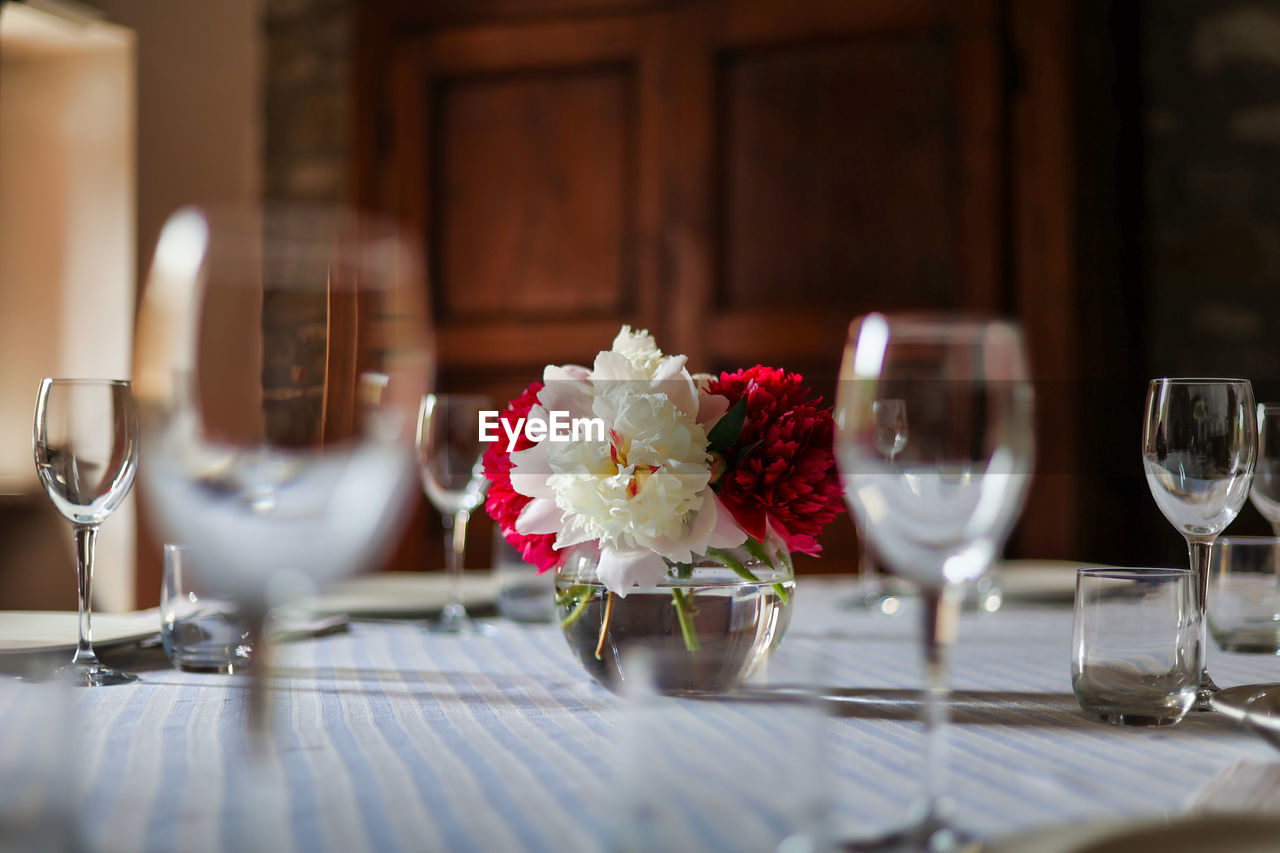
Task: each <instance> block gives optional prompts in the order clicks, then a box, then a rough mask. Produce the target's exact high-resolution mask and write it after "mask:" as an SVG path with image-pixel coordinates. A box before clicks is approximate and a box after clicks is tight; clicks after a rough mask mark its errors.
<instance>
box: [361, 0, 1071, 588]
mask: <svg viewBox="0 0 1280 853" xmlns="http://www.w3.org/2000/svg"><path fill="white" fill-rule="evenodd" d="M1002 8H1003V4H1001V3H998V2H995V0H954V2H953V0H933V2H929V0H858V2H852V0H805V2H792V0H751V2H679V3H677V2H669V3H628V2H617V0H615V1H614V2H609V1H608V0H602V2H595V3H586V2H581V0H577V2H575V0H544V1H543V2H535V1H534V0H486V2H481V3H478V4H449V3H443V2H436V3H425V4H424V3H420V2H418V3H409V2H396V0H381V2H373V3H369V4H367V5H366V4H361V9H362V17H361V23H360V29H359V31H360V33H361V37H360V39H359V47H360V53H359V56H358V63H357V64H358V78H357V95H358V99H357V107H358V109H357V117H358V120H357V129H356V137H357V138H356V150H357V157H356V163H355V166H356V185H357V186H358V188H359V196H360V198H359V200H360V201H361V202H363V203H365V204H371V205H375V206H382V207H388V208H391V209H393V210H396V211H398V212H400V213H401V214H402V215H404V216H405V217H406V218H407V219H408V220H409V221H410V222H411V223H412V227H413V228H414V229H415V230H416V231H417V233H418V234H419V235H420V236H421V237H422V239H423V240H424V242H425V244H426V245H427V247H428V252H429V256H430V263H429V266H430V274H431V283H432V297H433V308H434V312H435V322H436V324H437V328H438V332H439V340H438V344H439V348H440V364H441V376H440V384H441V385H442V386H443V387H444V388H460V387H468V388H482V389H485V390H488V391H490V392H492V393H493V394H494V395H495V396H497V397H502V398H508V397H510V396H512V395H514V394H515V393H517V392H518V391H519V390H520V389H521V388H522V387H523V386H524V385H525V384H527V383H528V382H529V381H530V380H532V379H534V378H537V377H538V376H539V372H540V368H541V366H542V365H544V364H546V363H548V362H578V363H583V362H586V363H589V362H590V360H591V359H592V357H593V356H594V354H595V352H596V351H597V350H599V349H602V348H604V347H607V346H608V344H609V342H610V341H611V340H612V338H613V335H614V334H615V333H616V331H617V328H618V325H619V324H620V323H621V322H628V323H631V324H632V325H636V326H645V327H648V328H649V329H651V330H652V331H653V332H654V333H655V335H656V336H657V338H658V341H659V344H660V345H661V346H663V348H664V349H665V350H667V351H668V352H683V353H687V354H688V355H689V356H690V364H691V366H692V367H693V368H694V369H702V370H720V369H726V368H733V367H739V366H749V365H750V364H754V363H755V362H757V361H760V362H764V363H768V364H774V365H776V366H780V367H785V368H787V369H791V370H798V371H802V372H804V373H805V374H806V376H808V377H810V378H811V379H812V380H813V381H814V382H815V384H817V385H818V387H819V388H820V389H821V391H822V392H823V394H824V395H825V396H827V397H828V399H830V395H832V394H833V392H834V378H835V373H836V371H837V370H838V366H839V356H840V351H841V348H842V345H843V343H844V337H845V332H846V329H847V326H848V323H849V320H850V319H851V318H852V317H854V316H855V315H857V314H859V313H861V312H864V311H867V310H872V309H875V310H904V309H922V310H924V309H957V310H968V311H981V312H996V313H1015V314H1016V313H1019V312H1020V309H1021V306H1020V305H1019V298H1018V285H1017V283H1016V281H1015V279H1014V277H1013V272H1012V264H1011V261H1010V258H1011V257H1012V256H1013V255H1014V254H1015V252H1016V246H1015V244H1014V243H1013V240H1014V239H1016V235H1015V233H1014V231H1013V229H1012V228H1011V227H1010V220H1009V210H1007V209H1006V204H1005V202H1006V199H1007V198H1008V197H1009V192H1010V183H1009V177H1010V174H1011V172H1012V171H1013V169H1014V166H1015V161H1014V159H1013V158H1012V157H1011V154H1010V151H1009V146H1008V141H1009V134H1010V129H1011V127H1012V120H1013V119H1012V113H1011V108H1010V101H1009V99H1008V98H1007V97H1006V95H1007V93H1006V76H1007V75H1006V72H1007V70H1008V69H1007V68H1006V60H1005V57H1006V55H1007V49H1006V39H1007V36H1008V27H1009V22H1008V21H1007V20H1006V19H1005V18H1004V17H1002V14H1001V9H1002ZM1055 358H1057V356H1055ZM832 541H833V543H834V547H832V548H831V549H830V550H831V551H832V557H833V558H834V559H831V560H829V561H827V567H828V568H832V569H848V568H850V565H851V560H852V558H853V550H852V547H851V546H852V532H851V529H850V526H849V525H848V524H847V522H844V523H843V530H842V531H838V532H837V533H836V535H835V536H834V537H833V539H832ZM1047 550H1048V552H1050V553H1052V552H1054V547H1053V545H1052V543H1050V544H1049V546H1048V549H1047ZM1040 551H1041V552H1044V551H1045V549H1044V548H1041V549H1040Z"/></svg>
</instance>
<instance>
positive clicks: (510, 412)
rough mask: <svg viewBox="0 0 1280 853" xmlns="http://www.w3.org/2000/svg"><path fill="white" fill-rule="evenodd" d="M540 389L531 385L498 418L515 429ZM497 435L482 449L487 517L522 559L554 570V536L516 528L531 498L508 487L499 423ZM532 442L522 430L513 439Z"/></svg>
mask: <svg viewBox="0 0 1280 853" xmlns="http://www.w3.org/2000/svg"><path fill="white" fill-rule="evenodd" d="M541 390H542V383H541V382H534V383H533V384H531V385H530V386H529V387H528V388H526V389H525V390H524V392H523V393H522V394H521V395H520V396H519V397H516V398H515V399H514V400H512V401H511V402H510V403H508V404H507V407H506V408H505V409H504V410H503V411H502V412H501V414H499V415H498V419H499V420H501V421H506V422H508V425H509V426H510V427H511V428H512V429H515V425H516V422H517V421H519V420H520V419H522V418H525V417H527V416H528V415H529V410H530V409H532V408H533V407H534V406H536V405H538V392H539V391H541ZM498 435H499V436H500V437H502V438H500V440H498V441H495V442H493V443H492V444H490V445H489V448H488V450H486V451H485V452H484V475H485V477H486V478H487V479H488V480H489V492H488V496H487V497H486V498H485V502H484V507H485V509H486V510H488V512H489V517H490V518H492V519H493V520H494V522H496V523H497V525H498V527H499V529H501V530H502V536H503V538H504V539H506V540H507V542H508V543H510V544H511V546H512V547H513V548H515V549H516V550H518V551H519V552H520V556H521V557H523V558H524V560H525V562H527V563H532V564H533V565H535V566H537V567H538V570H539V571H543V572H545V571H547V570H548V569H554V568H555V567H556V565H557V564H558V563H559V562H560V557H561V554H560V552H559V551H557V550H556V549H555V541H556V537H555V536H554V535H553V534H531V535H530V534H524V533H520V532H518V531H517V530H516V519H518V518H519V517H520V513H521V511H523V510H524V508H525V507H526V506H527V505H528V504H529V501H530V500H532V499H531V498H528V497H526V496H524V495H522V494H520V493H519V492H517V491H516V490H515V489H513V488H512V487H511V467H512V462H511V453H510V452H508V450H507V441H506V439H505V436H506V435H507V433H506V428H505V427H502V426H499V428H498ZM533 445H534V442H532V441H530V440H529V439H528V438H526V437H525V435H524V432H523V431H522V432H521V433H520V436H519V438H517V439H516V445H515V450H527V449H528V448H530V447H533Z"/></svg>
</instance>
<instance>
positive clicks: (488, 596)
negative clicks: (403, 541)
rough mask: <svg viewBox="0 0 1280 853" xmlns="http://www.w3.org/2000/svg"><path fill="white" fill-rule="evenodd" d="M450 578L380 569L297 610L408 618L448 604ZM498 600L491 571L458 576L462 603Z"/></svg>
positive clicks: (476, 605) (482, 603)
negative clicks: (460, 582) (380, 570)
mask: <svg viewBox="0 0 1280 853" xmlns="http://www.w3.org/2000/svg"><path fill="white" fill-rule="evenodd" d="M451 583H452V581H451V580H450V578H449V575H448V574H446V573H445V572H382V573H380V574H376V575H364V576H362V577H358V578H352V579H351V580H349V581H346V582H344V583H341V584H338V585H337V586H335V587H334V588H333V589H330V590H328V591H326V592H325V593H324V594H323V595H319V596H316V597H315V598H311V599H308V600H307V601H305V602H302V603H301V604H300V605H299V609H302V610H308V611H310V612H312V613H316V614H321V615H323V614H339V613H345V614H347V615H350V616H384V617H393V618H394V617H399V618H410V617H415V616H429V615H431V614H433V613H439V612H440V610H441V609H442V608H443V607H444V606H445V605H446V604H448V603H449V596H450V594H451V592H452V587H451ZM497 600H498V579H497V578H496V577H495V576H494V575H493V574H492V573H491V572H466V573H464V574H463V576H462V603H463V604H464V605H466V606H467V607H468V608H471V609H476V608H481V607H487V606H491V605H493V604H494V602H496V601H497Z"/></svg>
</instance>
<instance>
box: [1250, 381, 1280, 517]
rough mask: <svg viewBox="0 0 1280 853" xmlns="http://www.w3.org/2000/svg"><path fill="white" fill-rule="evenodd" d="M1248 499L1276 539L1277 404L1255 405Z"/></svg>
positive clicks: (1279, 490)
mask: <svg viewBox="0 0 1280 853" xmlns="http://www.w3.org/2000/svg"><path fill="white" fill-rule="evenodd" d="M1249 500H1250V501H1252V502H1253V506H1254V508H1256V509H1257V510H1258V512H1259V513H1261V514H1262V517H1263V518H1265V519H1266V520H1267V523H1268V524H1270V525H1271V531H1272V533H1273V534H1274V535H1276V536H1277V537H1280V403H1259V404H1258V461H1257V463H1256V464H1255V466H1254V469H1253V485H1252V486H1251V487H1250V489H1249Z"/></svg>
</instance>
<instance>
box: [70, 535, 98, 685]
mask: <svg viewBox="0 0 1280 853" xmlns="http://www.w3.org/2000/svg"><path fill="white" fill-rule="evenodd" d="M75 533H76V588H77V592H78V595H79V607H80V637H79V641H78V642H77V644H76V653H75V656H74V657H72V658H71V662H72V663H76V664H82V665H85V666H97V665H98V655H97V654H96V653H95V652H94V651H93V625H92V624H91V613H92V609H93V608H92V605H91V599H92V596H93V550H94V546H95V545H96V544H97V541H98V525H96V524H77V525H76V526H75Z"/></svg>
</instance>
